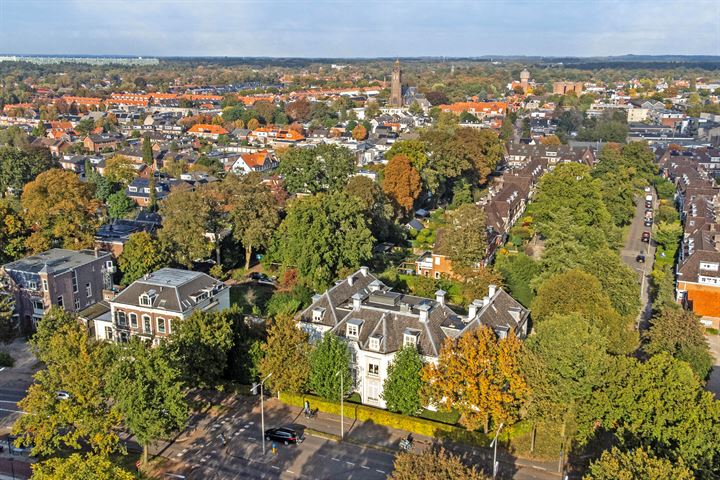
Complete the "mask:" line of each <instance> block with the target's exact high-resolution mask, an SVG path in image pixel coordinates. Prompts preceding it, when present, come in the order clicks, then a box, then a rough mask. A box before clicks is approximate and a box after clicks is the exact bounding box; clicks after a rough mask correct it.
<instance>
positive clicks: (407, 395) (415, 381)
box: [382, 345, 423, 415]
mask: <svg viewBox="0 0 720 480" xmlns="http://www.w3.org/2000/svg"><path fill="white" fill-rule="evenodd" d="M422 368H423V361H422V357H420V354H419V353H418V351H417V348H415V347H414V346H412V345H410V346H406V347H403V348H401V349H400V350H398V351H397V352H396V353H395V356H394V357H393V360H392V362H390V365H388V374H387V378H386V379H385V382H384V383H383V393H382V396H383V399H384V400H385V403H386V404H387V409H388V410H390V411H391V412H399V413H402V414H404V415H414V414H416V413H417V412H419V411H420V409H422V402H421V401H420V388H421V387H422V379H421V377H420V373H421V372H422Z"/></svg>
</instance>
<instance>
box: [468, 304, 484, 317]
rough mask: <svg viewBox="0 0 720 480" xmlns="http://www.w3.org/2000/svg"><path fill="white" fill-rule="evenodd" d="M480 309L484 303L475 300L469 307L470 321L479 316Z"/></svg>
mask: <svg viewBox="0 0 720 480" xmlns="http://www.w3.org/2000/svg"><path fill="white" fill-rule="evenodd" d="M480 307H482V302H481V301H480V300H473V302H472V303H471V304H470V306H469V307H468V320H472V319H473V318H475V317H476V316H477V314H478V311H479V310H480Z"/></svg>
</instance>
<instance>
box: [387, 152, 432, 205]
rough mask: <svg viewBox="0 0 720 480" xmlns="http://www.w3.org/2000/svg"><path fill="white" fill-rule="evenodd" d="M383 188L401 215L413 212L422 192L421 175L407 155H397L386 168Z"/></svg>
mask: <svg viewBox="0 0 720 480" xmlns="http://www.w3.org/2000/svg"><path fill="white" fill-rule="evenodd" d="M382 188H383V191H384V192H385V194H386V195H387V196H388V198H389V199H390V201H391V202H392V203H393V204H394V206H395V209H396V211H397V212H398V214H399V215H407V214H408V213H409V212H411V211H412V208H413V205H414V204H415V200H417V199H418V197H419V196H420V192H421V191H422V181H421V180H420V174H419V173H418V172H417V170H415V168H414V167H413V166H412V165H411V164H410V159H409V158H408V157H406V156H405V155H395V156H393V157H392V158H391V159H390V161H389V162H388V164H387V166H386V167H385V172H384V178H383V182H382Z"/></svg>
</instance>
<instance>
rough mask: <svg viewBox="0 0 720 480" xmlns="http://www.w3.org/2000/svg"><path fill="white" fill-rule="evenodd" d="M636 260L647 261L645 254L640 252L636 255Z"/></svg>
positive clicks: (639, 261)
mask: <svg viewBox="0 0 720 480" xmlns="http://www.w3.org/2000/svg"><path fill="white" fill-rule="evenodd" d="M635 261H636V262H638V263H645V255H643V254H642V253H640V254H638V256H637V257H635Z"/></svg>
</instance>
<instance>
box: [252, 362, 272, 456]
mask: <svg viewBox="0 0 720 480" xmlns="http://www.w3.org/2000/svg"><path fill="white" fill-rule="evenodd" d="M271 376H272V372H271V373H268V375H267V377H265V378H263V379H262V380H260V383H256V384H255V385H253V388H252V389H253V391H255V389H256V388H258V387H260V436H261V437H262V447H263V455H265V399H264V398H263V397H264V396H265V394H264V393H263V384H264V383H265V380H267V379H268V378H270V377H271Z"/></svg>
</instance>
